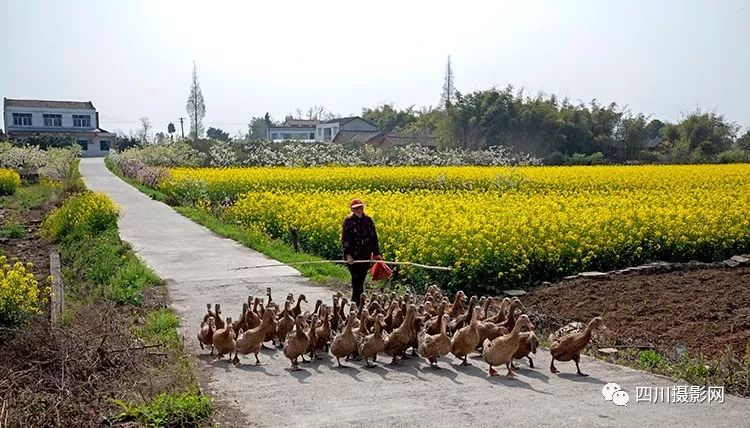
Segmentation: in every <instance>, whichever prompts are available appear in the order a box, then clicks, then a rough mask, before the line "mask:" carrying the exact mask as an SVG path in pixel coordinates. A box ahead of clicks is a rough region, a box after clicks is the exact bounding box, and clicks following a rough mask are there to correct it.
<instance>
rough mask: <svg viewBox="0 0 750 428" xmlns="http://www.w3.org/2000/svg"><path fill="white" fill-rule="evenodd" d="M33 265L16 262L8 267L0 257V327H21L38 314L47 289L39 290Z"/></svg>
mask: <svg viewBox="0 0 750 428" xmlns="http://www.w3.org/2000/svg"><path fill="white" fill-rule="evenodd" d="M32 266H33V265H32V264H31V263H28V264H26V265H24V264H23V263H21V262H16V263H15V264H13V265H10V264H9V263H8V262H7V258H6V257H5V256H0V326H3V327H13V326H19V325H23V324H24V323H25V322H26V320H27V319H28V318H29V317H31V316H33V315H36V314H39V313H40V312H41V310H42V307H43V306H44V304H45V303H46V301H47V299H48V296H49V288H46V287H45V288H40V287H39V283H38V282H37V280H36V278H34V274H33V273H31V272H29V271H28V269H30V268H31V267H32Z"/></svg>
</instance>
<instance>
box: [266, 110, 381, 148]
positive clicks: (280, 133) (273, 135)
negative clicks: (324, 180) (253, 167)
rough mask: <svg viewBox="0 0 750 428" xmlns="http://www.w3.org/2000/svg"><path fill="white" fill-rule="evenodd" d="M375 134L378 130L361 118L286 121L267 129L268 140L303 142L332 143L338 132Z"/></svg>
mask: <svg viewBox="0 0 750 428" xmlns="http://www.w3.org/2000/svg"><path fill="white" fill-rule="evenodd" d="M345 131H346V132H363V133H373V132H374V133H377V132H379V130H378V128H377V127H376V126H375V125H373V124H372V123H370V122H368V121H366V120H364V119H362V118H361V117H357V116H355V117H343V118H337V119H331V120H327V121H325V122H321V121H319V120H302V119H287V120H286V121H285V122H284V123H283V124H282V125H281V126H269V127H268V137H267V138H268V140H270V141H276V142H280V141H287V140H296V141H304V142H325V143H328V142H332V141H333V140H334V139H335V138H336V136H337V135H338V133H339V132H345Z"/></svg>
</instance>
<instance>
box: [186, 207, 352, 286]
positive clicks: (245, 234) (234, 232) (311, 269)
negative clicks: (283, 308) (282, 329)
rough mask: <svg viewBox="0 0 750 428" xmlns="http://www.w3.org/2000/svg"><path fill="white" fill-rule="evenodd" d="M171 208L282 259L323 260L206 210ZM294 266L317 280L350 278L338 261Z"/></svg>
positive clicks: (222, 234) (251, 246)
mask: <svg viewBox="0 0 750 428" xmlns="http://www.w3.org/2000/svg"><path fill="white" fill-rule="evenodd" d="M175 210H176V211H177V212H179V213H180V214H182V215H184V216H185V217H187V218H189V219H191V220H193V221H194V222H196V223H198V224H200V225H203V226H205V227H207V228H209V229H211V230H212V231H213V232H214V233H216V234H218V235H221V236H224V237H226V238H229V239H233V240H235V241H237V242H239V243H240V244H242V245H244V246H246V247H250V248H252V249H254V250H256V251H259V252H261V253H263V254H265V255H266V256H268V257H270V258H272V259H275V260H278V261H280V262H282V263H295V262H309V261H320V260H324V259H323V258H321V257H318V256H314V255H311V254H307V253H297V252H295V251H294V248H292V246H291V245H289V244H287V243H285V242H283V241H280V240H274V239H269V238H268V237H267V236H265V235H263V234H261V233H258V232H252V231H248V230H247V229H244V228H242V227H240V226H238V225H235V224H231V223H229V222H226V221H224V220H222V219H220V218H219V217H217V216H215V215H213V214H211V213H208V212H206V211H203V210H200V209H197V208H191V207H183V206H179V207H175ZM295 269H297V270H299V271H300V273H302V275H304V276H306V277H309V278H310V279H311V280H312V281H313V282H316V283H318V284H330V283H331V281H337V280H338V281H343V282H349V281H350V276H349V270H347V269H346V268H345V267H343V266H339V265H334V264H328V263H321V264H311V265H299V266H295Z"/></svg>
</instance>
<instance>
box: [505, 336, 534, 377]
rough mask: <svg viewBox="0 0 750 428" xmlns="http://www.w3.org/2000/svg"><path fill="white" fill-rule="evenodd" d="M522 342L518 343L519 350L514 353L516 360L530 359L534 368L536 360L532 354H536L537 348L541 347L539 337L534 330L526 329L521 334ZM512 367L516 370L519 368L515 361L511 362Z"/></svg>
mask: <svg viewBox="0 0 750 428" xmlns="http://www.w3.org/2000/svg"><path fill="white" fill-rule="evenodd" d="M520 338H521V342H520V343H519V345H518V350H516V353H515V354H513V359H514V360H520V359H522V358H527V359H528V360H529V367H530V368H532V369H533V368H534V360H532V359H531V355H529V354H536V350H537V348H538V347H539V339H538V338H537V337H536V334H534V332H533V331H524V332H522V333H521V334H520ZM510 367H511V368H512V369H514V370H516V369H517V367H516V366H515V365H513V362H511V363H510Z"/></svg>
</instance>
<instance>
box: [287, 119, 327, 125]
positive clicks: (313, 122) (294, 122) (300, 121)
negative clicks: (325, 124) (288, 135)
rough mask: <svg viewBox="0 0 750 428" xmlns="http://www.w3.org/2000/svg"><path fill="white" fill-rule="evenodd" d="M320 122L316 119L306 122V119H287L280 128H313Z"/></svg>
mask: <svg viewBox="0 0 750 428" xmlns="http://www.w3.org/2000/svg"><path fill="white" fill-rule="evenodd" d="M319 123H320V121H319V120H316V119H312V120H308V119H287V120H285V121H284V124H283V125H282V126H289V127H292V126H301V127H310V126H312V127H314V126H315V125H317V124H319Z"/></svg>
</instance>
